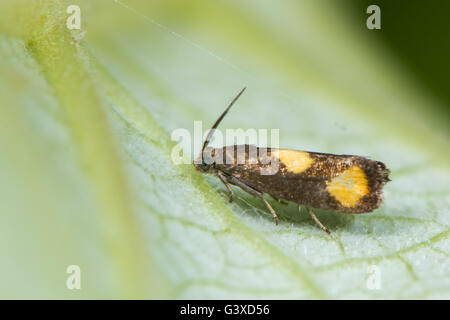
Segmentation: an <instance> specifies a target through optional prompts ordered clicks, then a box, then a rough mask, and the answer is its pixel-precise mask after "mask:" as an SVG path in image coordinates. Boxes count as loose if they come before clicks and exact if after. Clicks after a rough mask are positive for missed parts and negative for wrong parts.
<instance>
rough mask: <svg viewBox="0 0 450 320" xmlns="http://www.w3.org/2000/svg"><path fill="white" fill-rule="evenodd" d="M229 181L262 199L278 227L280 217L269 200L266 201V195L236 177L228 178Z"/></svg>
mask: <svg viewBox="0 0 450 320" xmlns="http://www.w3.org/2000/svg"><path fill="white" fill-rule="evenodd" d="M227 179H228V182H229V183H231V184H234V185H236V186H238V187H239V188H241V189H242V190H244V191H246V192H248V193H250V194H251V195H253V196H255V197H258V198H260V199H261V200H262V201H263V202H264V204H265V205H266V207H267V209H269V211H270V213H271V214H272V216H273V221H274V222H275V225H278V215H277V213H276V212H275V210H273V208H272V206H271V205H270V204H269V203H268V202H267V200H266V199H264V195H263V193H262V192H259V191H257V190H255V189H253V188H252V187H250V186H248V185H246V184H245V183H243V182H241V181H239V180H238V179H236V178H235V177H232V176H230V177H227Z"/></svg>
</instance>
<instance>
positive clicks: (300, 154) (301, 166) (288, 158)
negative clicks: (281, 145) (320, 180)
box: [276, 149, 314, 173]
mask: <svg viewBox="0 0 450 320" xmlns="http://www.w3.org/2000/svg"><path fill="white" fill-rule="evenodd" d="M276 155H277V156H278V159H279V160H280V162H282V163H283V164H284V165H285V166H286V169H287V170H288V171H289V172H292V173H301V172H303V171H305V170H306V169H308V168H309V167H310V166H311V164H312V163H313V162H314V160H313V159H312V158H311V157H310V156H309V153H308V152H305V151H298V150H286V149H279V150H277V153H276Z"/></svg>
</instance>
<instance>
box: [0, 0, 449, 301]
mask: <svg viewBox="0 0 450 320" xmlns="http://www.w3.org/2000/svg"><path fill="white" fill-rule="evenodd" d="M69 4H78V5H79V6H80V7H81V10H82V11H81V12H82V19H83V20H82V29H81V30H68V29H67V28H66V25H65V20H66V18H67V16H68V14H66V13H65V8H66V7H67V6H68V5H69ZM2 6H4V8H3V7H0V9H3V10H2V11H3V12H9V13H13V16H14V15H15V16H17V17H20V19H21V21H25V22H26V23H23V24H20V25H17V24H8V23H2V24H0V33H1V34H0V58H1V59H0V73H1V74H2V77H1V78H0V93H1V94H0V103H1V104H2V108H1V113H2V114H1V117H0V148H1V149H0V150H1V151H0V152H1V153H0V154H1V156H0V172H1V176H2V179H1V182H0V210H1V212H2V215H1V217H2V220H1V221H0V243H1V249H2V252H6V254H4V255H3V258H2V263H1V264H0V273H1V275H2V276H0V283H1V284H2V285H1V288H2V289H3V290H2V291H0V294H1V296H2V297H8V298H55V297H58V298H133V297H134V298H135V297H141V298H301V299H308V298H389V299H390V298H449V297H450V273H449V272H450V259H449V254H450V248H449V222H450V221H449V218H448V217H449V213H450V212H449V211H450V190H449V185H450V184H449V181H450V167H449V161H448V160H449V158H450V157H449V152H450V149H449V139H448V138H449V137H448V132H447V128H446V127H445V126H446V123H445V119H442V117H440V116H439V115H435V114H432V113H431V112H429V111H428V109H427V107H426V106H430V105H434V104H438V102H437V101H435V99H433V97H431V96H428V95H427V92H426V91H425V90H424V89H423V88H421V87H420V82H417V81H415V80H414V79H412V78H410V77H409V76H408V73H407V71H406V70H403V69H402V66H401V64H400V63H399V62H398V61H396V60H395V59H394V58H393V57H392V56H390V55H389V53H388V52H387V51H386V50H385V49H384V47H383V46H382V45H381V44H379V43H377V42H375V41H373V40H371V39H367V38H366V37H365V34H364V32H362V31H361V28H359V29H358V28H355V27H354V25H352V23H355V22H354V21H353V20H352V19H351V17H350V16H349V15H346V14H345V12H343V11H341V10H342V8H338V7H335V5H334V4H333V2H323V3H322V2H321V4H318V3H317V1H315V2H313V1H306V2H302V3H301V4H298V3H296V2H294V1H292V2H288V1H287V2H286V3H283V4H274V3H273V2H271V6H270V7H269V6H263V5H259V2H258V4H257V2H255V1H246V2H245V3H243V2H225V1H215V2H212V1H190V2H185V1H151V2H144V1H142V2H140V1H123V2H121V1H116V2H115V1H106V0H104V1H95V2H93V1H70V3H69V2H66V1H62V2H60V1H46V2H32V1H31V2H29V1H19V2H17V3H15V4H14V5H2ZM8 10H9V11H8ZM181 13H182V14H181ZM331 18H333V19H331ZM2 21H6V20H2ZM281 22H282V23H281ZM358 23H361V22H358ZM244 85H246V86H247V87H248V90H247V91H246V93H245V94H244V95H243V96H242V98H241V99H240V100H239V101H238V103H237V104H236V106H235V107H234V108H233V110H232V111H231V113H230V114H229V115H228V116H227V118H225V120H224V122H223V123H222V125H221V127H222V129H225V128H238V127H240V128H244V129H247V128H279V129H280V140H281V141H280V146H282V147H284V148H295V149H303V150H314V151H320V152H331V153H342V154H359V155H363V156H368V157H370V158H373V159H377V160H381V161H383V162H385V163H386V164H387V165H388V167H389V168H390V169H391V171H392V174H391V179H392V182H390V183H389V184H387V185H386V187H385V201H384V204H383V205H382V206H381V208H380V209H379V210H377V211H375V212H374V213H371V214H365V215H348V214H340V213H333V212H325V211H320V210H318V212H317V215H318V217H319V219H321V221H322V222H323V223H324V224H325V225H326V226H327V227H328V228H329V229H330V230H331V232H332V234H333V239H330V238H329V237H327V235H326V234H325V233H323V231H321V230H320V229H319V228H317V226H316V225H315V223H314V222H313V221H312V220H311V218H310V217H309V216H308V215H307V214H306V213H305V212H301V213H299V212H298V209H297V206H296V205H294V204H292V203H291V204H289V205H287V206H285V205H282V204H278V203H276V202H275V201H271V204H272V205H273V206H274V208H275V210H276V211H277V212H278V213H279V215H280V218H281V223H280V225H279V226H275V225H274V224H273V221H272V218H271V215H270V214H268V213H267V212H266V209H265V208H264V206H263V204H262V203H261V202H260V201H259V200H258V199H255V198H252V197H251V196H249V195H247V194H245V193H244V192H242V191H240V190H239V189H235V194H236V199H235V201H234V202H233V203H232V204H228V202H227V193H226V190H225V188H224V187H223V186H222V185H221V184H220V182H218V181H217V180H216V179H215V178H213V177H205V176H202V175H200V174H199V173H198V172H196V171H195V170H194V168H193V166H192V165H174V164H173V163H172V160H171V152H172V148H173V147H174V146H175V142H174V141H171V139H170V133H171V132H172V130H174V129H176V128H186V129H188V130H190V131H191V132H193V121H194V120H202V121H204V122H203V124H204V127H203V129H204V130H206V129H207V128H208V126H209V125H210V124H211V123H212V122H213V121H214V120H215V119H216V118H217V116H218V115H219V114H220V112H221V111H222V110H223V109H224V107H225V106H226V104H227V102H228V101H229V100H230V99H231V98H232V97H233V96H234V95H235V94H236V93H237V92H238V90H239V89H241V88H242V87H243V86H244ZM69 265H79V266H80V268H81V286H82V290H68V289H67V287H66V280H67V277H68V276H69V275H68V274H67V273H66V268H67V267H68V266H69ZM373 270H375V272H374V271H373ZM377 276H379V279H380V285H381V286H380V288H378V289H377V288H373V286H371V283H372V281H373V280H374V277H377ZM375 280H376V279H375Z"/></svg>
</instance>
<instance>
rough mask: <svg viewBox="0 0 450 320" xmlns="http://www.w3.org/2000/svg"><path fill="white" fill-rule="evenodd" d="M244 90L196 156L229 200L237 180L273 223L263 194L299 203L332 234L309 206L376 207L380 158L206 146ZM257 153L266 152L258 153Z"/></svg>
mask: <svg viewBox="0 0 450 320" xmlns="http://www.w3.org/2000/svg"><path fill="white" fill-rule="evenodd" d="M244 90H245V88H243V89H242V90H241V91H240V92H239V93H238V95H237V96H236V97H235V98H234V99H233V100H232V101H231V103H230V104H229V105H228V107H227V108H226V109H225V111H224V112H223V113H222V114H221V115H220V117H219V118H218V119H217V120H216V122H215V123H214V125H213V126H212V127H211V129H210V131H209V133H208V135H207V136H206V138H205V141H204V142H203V146H202V150H201V153H200V155H199V157H198V158H197V161H194V166H195V168H196V169H197V170H198V171H200V172H202V173H209V174H214V175H215V176H217V177H218V178H219V179H220V181H221V182H222V183H223V184H224V185H225V187H226V188H227V190H228V192H229V196H230V198H229V201H230V202H232V201H233V190H232V189H231V187H230V185H235V186H237V187H239V188H241V189H242V190H244V191H245V192H248V193H249V194H251V195H253V196H256V197H258V198H260V199H261V200H262V201H263V202H264V204H265V206H266V207H267V209H268V210H269V211H270V213H271V214H272V216H273V218H274V222H275V224H276V225H277V224H278V215H277V213H276V212H275V210H274V209H273V208H272V206H271V205H270V203H269V202H267V200H266V199H265V198H264V194H268V195H270V196H271V197H272V198H274V199H275V200H277V201H281V200H287V201H292V202H295V203H297V204H299V210H301V208H302V206H305V207H306V209H307V211H308V213H309V214H310V215H311V217H312V218H313V220H314V221H315V222H316V223H317V225H318V226H319V227H320V228H321V229H322V230H323V231H325V232H326V233H327V234H328V235H331V233H330V231H329V230H328V229H327V228H326V227H325V226H324V225H323V224H322V223H321V222H320V220H319V219H318V218H317V216H316V215H315V214H314V211H313V208H316V209H323V210H331V211H335V212H343V213H365V212H371V211H373V210H375V209H377V208H378V207H379V206H380V204H381V202H382V190H383V186H384V185H385V184H386V183H387V182H388V181H390V179H389V173H390V171H389V169H387V168H386V166H385V164H384V163H383V162H380V161H374V160H370V159H367V158H365V157H360V156H355V155H335V154H329V153H318V152H308V151H299V150H290V149H275V148H258V147H256V146H253V145H247V144H246V145H233V146H225V147H222V148H212V147H208V144H209V142H210V140H211V138H212V136H213V134H214V130H215V129H216V128H217V127H218V125H219V124H220V122H221V121H222V119H223V118H224V117H225V115H226V114H227V113H228V111H229V110H230V108H231V107H232V106H233V104H234V103H235V102H236V100H237V99H238V98H239V97H240V96H241V94H242V93H243V92H244ZM261 154H262V155H264V156H259V157H258V156H256V155H261ZM217 156H218V157H217ZM217 159H220V160H223V161H216V160H217ZM271 161H277V162H278V166H277V170H276V172H273V173H272V174H261V170H262V169H267V170H269V169H270V168H269V165H270V162H271Z"/></svg>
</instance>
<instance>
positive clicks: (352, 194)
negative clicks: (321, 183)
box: [327, 167, 369, 207]
mask: <svg viewBox="0 0 450 320" xmlns="http://www.w3.org/2000/svg"><path fill="white" fill-rule="evenodd" d="M327 191H328V192H329V193H330V194H331V195H332V196H333V197H334V198H335V199H336V200H337V201H339V203H340V204H341V205H342V206H344V207H354V206H355V205H356V204H357V203H358V201H359V200H360V199H361V198H362V197H364V196H365V195H366V194H368V193H369V187H368V181H367V177H366V174H365V173H364V171H363V170H362V169H361V168H360V167H352V168H350V169H347V170H345V171H344V172H342V173H341V174H340V175H338V176H337V177H334V178H333V179H331V181H330V182H328V185H327Z"/></svg>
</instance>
